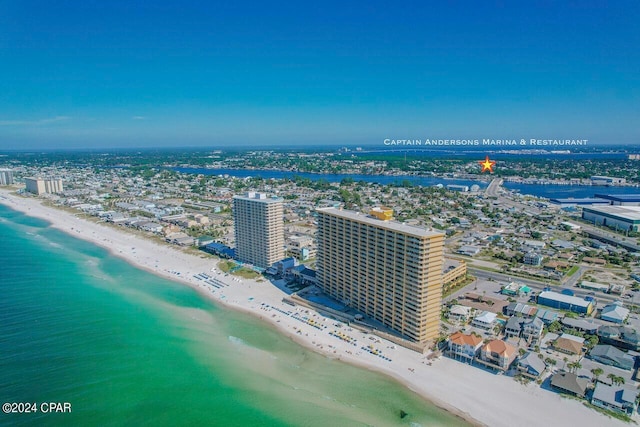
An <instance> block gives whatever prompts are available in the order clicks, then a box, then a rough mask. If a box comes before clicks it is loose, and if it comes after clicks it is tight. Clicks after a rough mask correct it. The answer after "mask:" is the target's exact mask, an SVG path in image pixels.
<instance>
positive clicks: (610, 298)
mask: <svg viewBox="0 0 640 427" xmlns="http://www.w3.org/2000/svg"><path fill="white" fill-rule="evenodd" d="M467 269H468V271H469V274H471V275H473V276H475V277H476V278H478V279H484V280H489V279H492V280H495V281H499V282H504V283H509V282H512V281H513V282H518V283H522V284H523V285H527V286H529V287H530V288H532V289H534V290H536V291H542V290H543V289H544V288H546V287H550V288H551V290H553V291H556V292H560V291H562V290H563V289H570V290H571V291H572V292H573V293H574V295H575V296H577V297H580V298H584V297H586V296H593V297H595V298H596V300H597V301H598V304H604V305H606V304H609V303H612V302H614V301H618V300H619V299H620V296H619V295H610V294H603V293H602V292H596V293H595V295H592V292H591V291H589V290H586V289H581V288H575V287H573V286H572V287H570V288H569V287H567V286H564V287H558V286H553V285H549V284H548V283H545V282H542V281H539V280H535V279H527V278H523V277H516V276H509V275H508V274H503V273H497V272H493V271H486V270H479V269H476V268H473V267H471V266H470V267H468V268H467ZM577 274H578V272H576V274H575V275H574V276H577ZM639 298H640V297H639Z"/></svg>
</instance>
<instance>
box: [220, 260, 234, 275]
mask: <svg viewBox="0 0 640 427" xmlns="http://www.w3.org/2000/svg"><path fill="white" fill-rule="evenodd" d="M235 265H236V263H235V262H233V261H229V260H223V261H220V262H219V263H218V268H219V269H220V271H222V272H223V273H228V272H229V270H231V269H232V268H233V267H235Z"/></svg>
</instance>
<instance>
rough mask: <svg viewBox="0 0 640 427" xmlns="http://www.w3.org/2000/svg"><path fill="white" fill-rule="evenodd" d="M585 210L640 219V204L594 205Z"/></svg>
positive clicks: (626, 218) (630, 219) (635, 219)
mask: <svg viewBox="0 0 640 427" xmlns="http://www.w3.org/2000/svg"><path fill="white" fill-rule="evenodd" d="M639 202H640V200H639ZM584 210H585V211H587V212H594V213H600V214H606V215H611V216H614V217H618V218H622V219H625V220H627V221H640V206H593V207H590V208H584Z"/></svg>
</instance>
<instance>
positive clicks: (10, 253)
mask: <svg viewBox="0 0 640 427" xmlns="http://www.w3.org/2000/svg"><path fill="white" fill-rule="evenodd" d="M0 254H2V255H1V256H0V403H4V402H36V403H37V404H38V405H39V404H40V403H41V402H49V401H51V402H70V403H71V404H72V413H71V414H43V413H41V412H38V413H35V414H10V415H5V414H1V413H0V425H99V426H109V425H154V426H165V425H166V426H174V425H193V426H196V425H197V426H200V425H214V426H216V425H221V426H227V425H229V426H234V425H238V426H245V425H256V426H281V425H291V426H350V425H379V426H387V425H412V424H413V425H425V426H427V425H429V426H432V425H447V426H450V425H464V423H462V422H461V421H460V420H458V419H456V418H455V417H452V416H450V415H449V414H447V413H445V412H444V411H441V410H439V409H438V408H435V407H434V406H432V405H430V404H428V403H426V402H424V401H423V400H421V399H420V398H419V397H418V396H416V395H414V394H413V393H411V392H409V391H407V390H406V389H404V388H403V387H402V386H400V385H399V384H397V383H395V382H393V381H391V380H389V379H387V378H385V377H383V376H381V375H378V374H375V373H372V372H369V371H366V370H363V369H358V368H355V367H352V366H348V365H345V364H343V363H340V362H337V361H332V360H329V359H327V358H325V357H323V356H320V355H317V354H315V353H313V352H310V351H308V350H306V349H303V348H302V347H300V346H299V345H297V344H295V343H293V342H291V341H290V340H289V339H288V338H285V337H283V336H281V335H280V334H278V333H277V332H276V331H274V330H272V329H271V328H269V327H266V326H264V325H262V324H261V323H260V322H259V321H257V320H255V319H253V318H251V317H250V316H247V315H243V314H240V313H236V312H233V311H230V310H226V309H223V308H219V307H217V306H216V305H214V304H213V303H211V302H209V301H207V300H205V299H204V298H202V297H201V296H200V295H198V294H197V293H196V292H194V291H193V290H191V289H189V288H188V287H185V286H183V285H180V284H177V283H173V282H171V281H167V280H164V279H162V278H158V277H156V276H154V275H152V274H149V273H147V272H144V271H141V270H138V269H136V268H133V267H131V266H130V265H129V264H127V263H125V262H123V261H122V260H120V259H118V258H116V257H113V256H110V255H109V254H108V253H107V252H106V251H105V250H103V249H101V248H99V247H97V246H94V245H92V244H90V243H87V242H84V241H81V240H77V239H75V238H73V237H72V236H69V235H66V234H64V233H61V232H59V231H57V230H54V229H51V228H49V227H48V224H47V223H46V222H44V221H41V220H38V219H34V218H30V217H27V216H24V215H22V214H19V213H17V212H14V211H12V210H9V209H7V208H6V207H4V206H1V205H0ZM401 410H404V411H405V412H407V413H409V416H408V417H406V418H404V419H400V411H401Z"/></svg>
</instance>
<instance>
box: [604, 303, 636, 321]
mask: <svg viewBox="0 0 640 427" xmlns="http://www.w3.org/2000/svg"><path fill="white" fill-rule="evenodd" d="M629 313H630V311H629V309H627V308H624V307H623V306H622V304H621V303H613V304H609V305H605V306H604V307H603V308H602V312H601V313H600V318H601V319H602V320H606V321H607V322H613V323H619V324H622V323H624V321H625V320H627V317H629Z"/></svg>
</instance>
